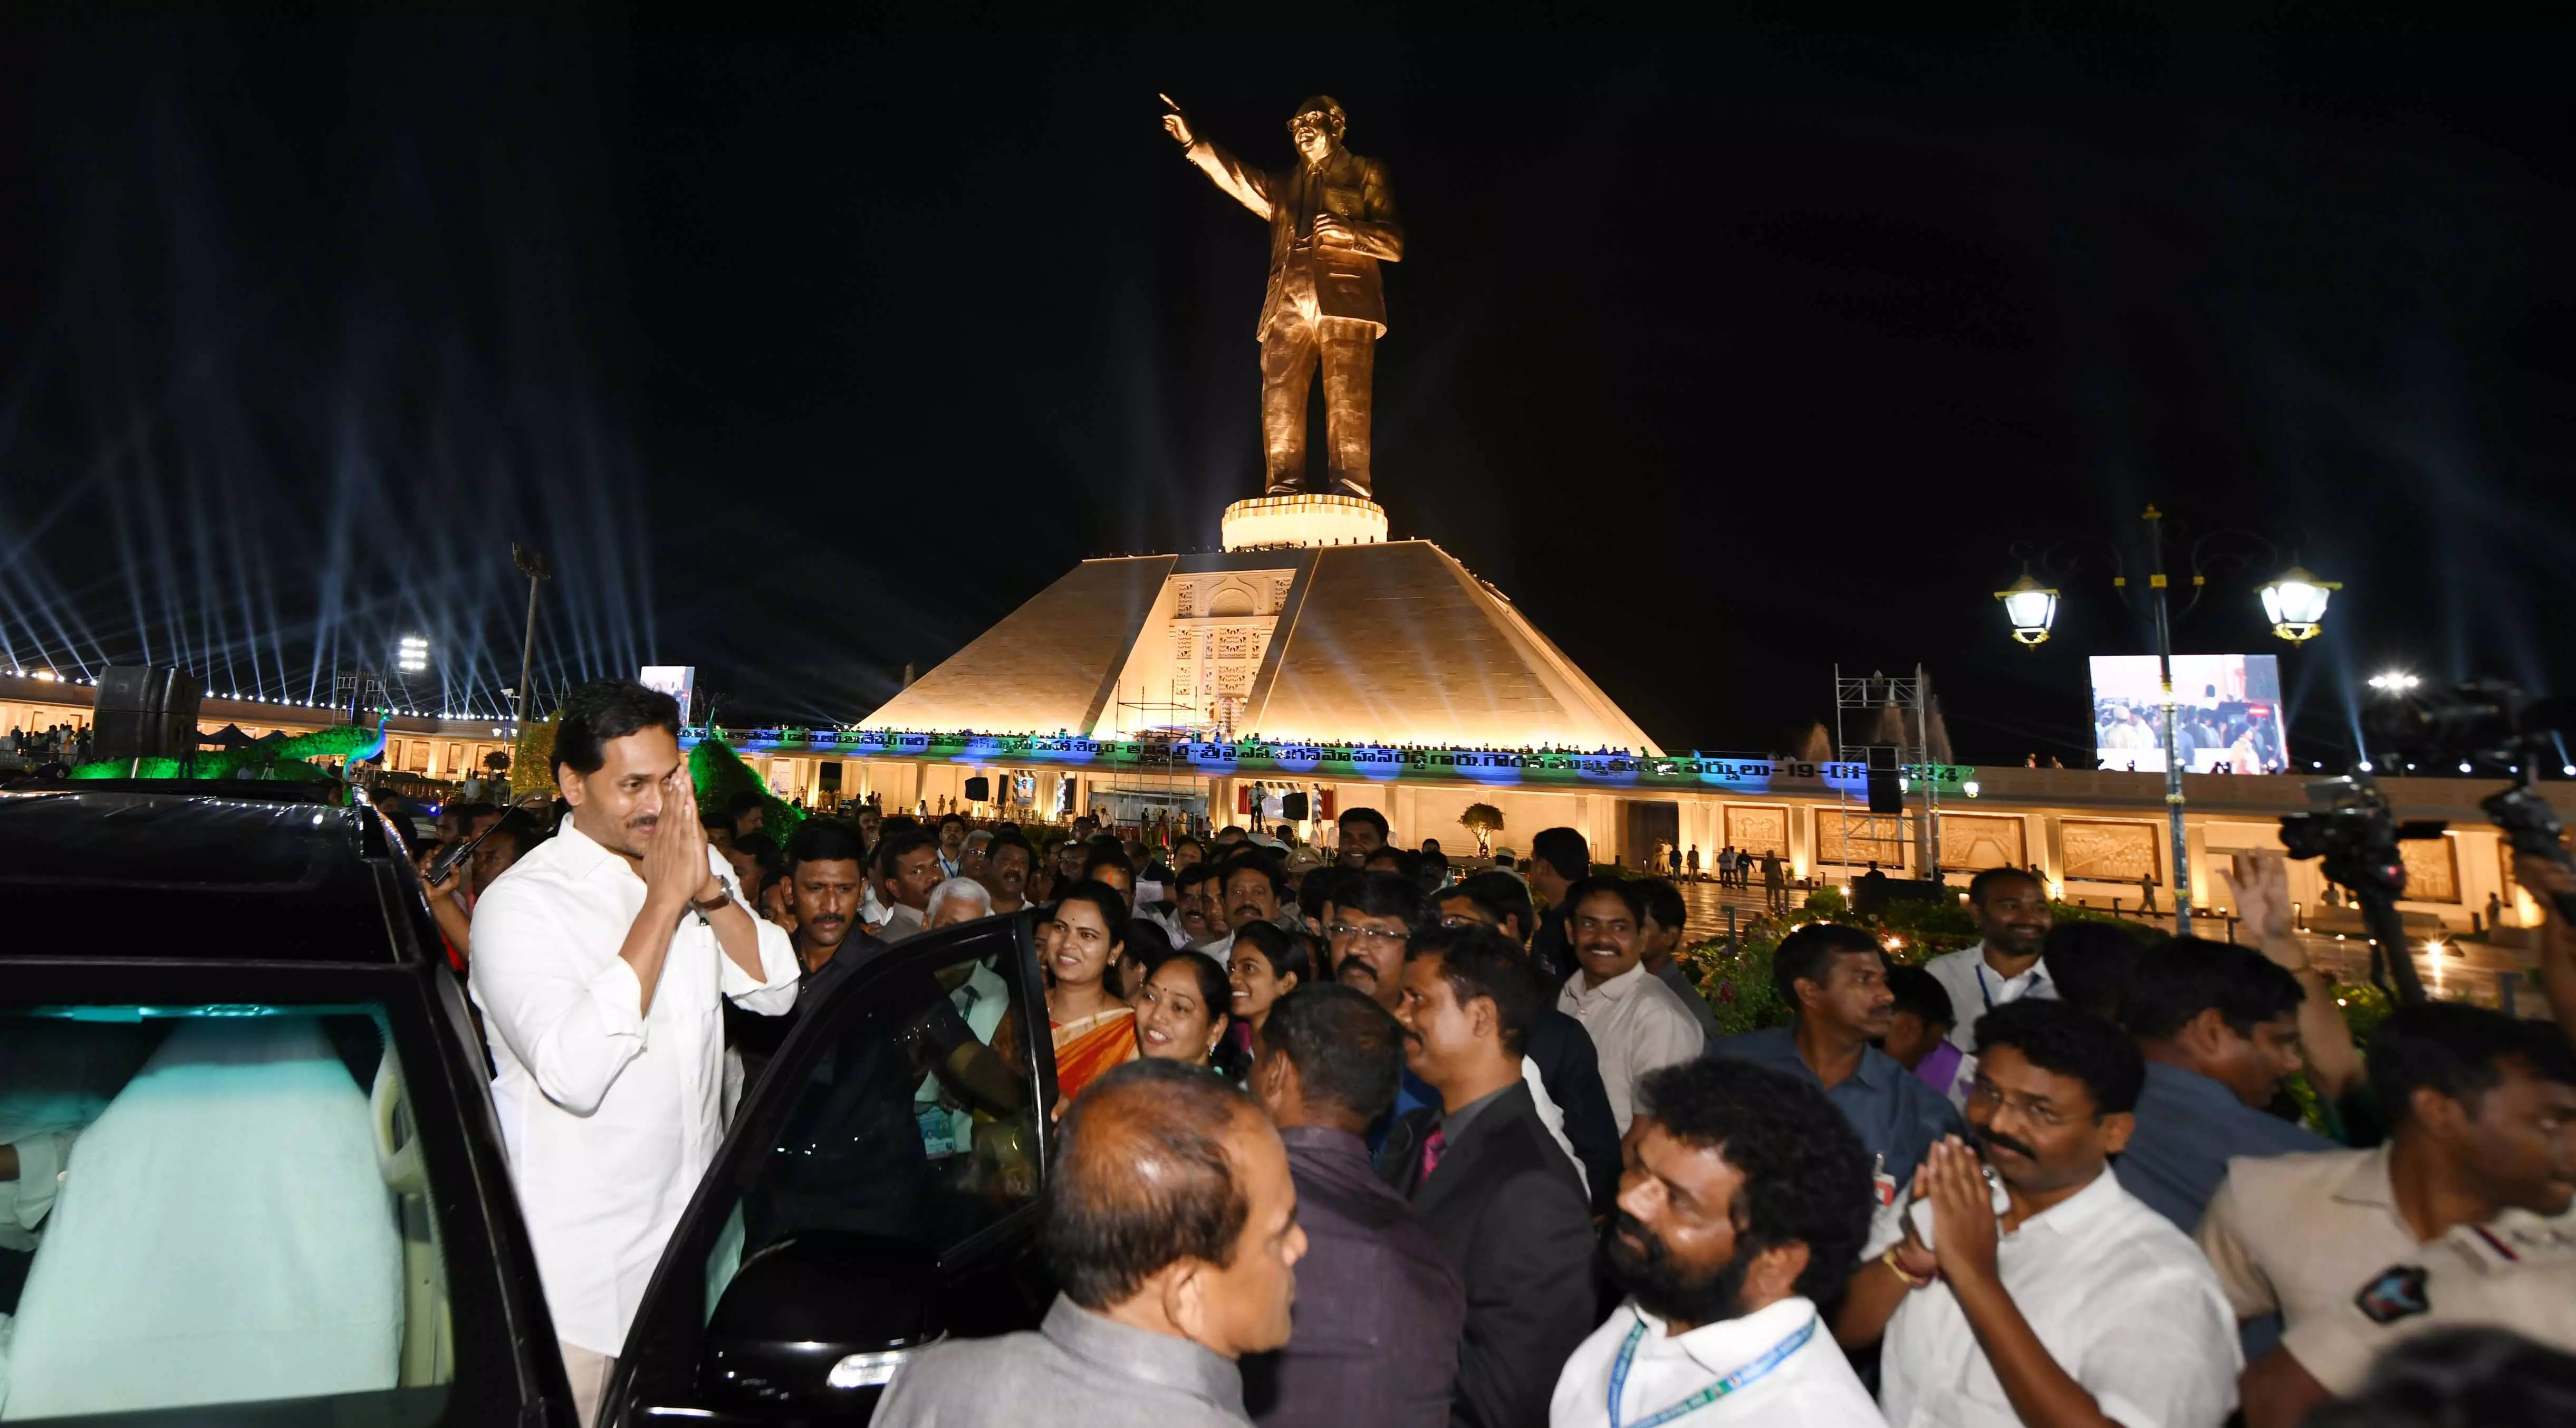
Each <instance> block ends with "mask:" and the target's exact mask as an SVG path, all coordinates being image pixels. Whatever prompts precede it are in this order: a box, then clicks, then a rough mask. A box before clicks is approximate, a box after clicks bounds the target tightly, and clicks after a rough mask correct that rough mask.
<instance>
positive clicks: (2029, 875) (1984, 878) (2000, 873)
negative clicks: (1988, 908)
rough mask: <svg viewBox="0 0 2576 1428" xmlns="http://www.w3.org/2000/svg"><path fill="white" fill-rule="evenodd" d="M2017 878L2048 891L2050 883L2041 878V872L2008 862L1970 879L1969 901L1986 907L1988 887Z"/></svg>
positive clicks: (2042, 890)
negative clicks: (2014, 865)
mask: <svg viewBox="0 0 2576 1428" xmlns="http://www.w3.org/2000/svg"><path fill="white" fill-rule="evenodd" d="M2016 879H2018V880H2019V881H2022V882H2026V883H2029V884H2031V885H2032V886H2034V887H2036V888H2038V889H2039V890H2040V891H2041V892H2043V893H2045V892H2047V891H2048V884H2046V883H2043V882H2041V881H2040V880H2039V874H2037V873H2034V872H2032V871H2031V870H2030V869H2028V868H2016V867H2013V866H2012V865H2010V864H2006V865H2004V866H2003V867H2000V868H1988V869H1986V870H1985V871H1984V872H1982V873H1979V874H1977V875H1976V876H1975V877H1973V878H1970V879H1968V901H1970V902H1972V903H1974V904H1976V905H1977V906H1979V907H1984V906H1985V905H1986V889H1988V888H1990V887H1993V886H1994V885H1995V884H1997V883H2004V882H2012V881H2014V880H2016Z"/></svg>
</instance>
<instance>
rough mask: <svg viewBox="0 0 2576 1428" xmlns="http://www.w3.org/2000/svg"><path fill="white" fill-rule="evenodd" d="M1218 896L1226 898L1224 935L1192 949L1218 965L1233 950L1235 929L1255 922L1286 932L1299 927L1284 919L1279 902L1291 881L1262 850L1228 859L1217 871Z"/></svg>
mask: <svg viewBox="0 0 2576 1428" xmlns="http://www.w3.org/2000/svg"><path fill="white" fill-rule="evenodd" d="M1217 876H1218V879H1219V881H1218V884H1217V887H1218V891H1219V895H1220V896H1222V897H1223V898H1224V900H1225V925H1226V931H1225V934H1224V935H1223V936H1221V937H1216V938H1212V939H1210V940H1209V941H1208V942H1206V943H1205V944H1204V945H1201V946H1199V947H1195V948H1192V949H1191V950H1192V951H1196V952H1205V953H1206V954H1208V955H1209V956H1211V957H1214V958H1215V959H1216V960H1217V964H1218V965H1219V966H1223V965H1225V963H1226V959H1227V958H1228V957H1229V956H1230V955H1231V954H1232V952H1233V950H1234V932H1235V929H1237V928H1240V927H1247V926H1250V925H1251V924H1253V923H1256V922H1267V923H1269V924H1271V925H1272V926H1274V927H1277V928H1278V929H1280V930H1281V931H1283V932H1294V931H1296V930H1297V925H1296V922H1295V919H1294V918H1293V917H1292V918H1290V919H1287V920H1283V919H1282V918H1281V917H1280V915H1279V907H1280V902H1281V899H1282V898H1283V897H1285V896H1286V894H1287V891H1288V880H1287V879H1285V878H1283V877H1281V876H1280V875H1279V869H1278V867H1277V865H1275V864H1273V863H1272V862H1271V861H1270V859H1269V857H1268V856H1267V855H1265V854H1261V853H1244V854H1241V855H1239V856H1237V857H1235V858H1233V859H1231V860H1229V861H1228V862H1226V863H1225V864H1224V865H1223V866H1222V867H1220V868H1219V869H1218V871H1217Z"/></svg>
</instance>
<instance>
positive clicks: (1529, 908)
mask: <svg viewBox="0 0 2576 1428" xmlns="http://www.w3.org/2000/svg"><path fill="white" fill-rule="evenodd" d="M1461 895H1464V896H1465V897H1466V899H1467V900H1468V901H1469V902H1472V903H1474V904H1475V905H1476V910H1477V911H1479V912H1481V913H1483V914H1485V915H1486V916H1487V917H1490V918H1492V919H1493V920H1494V925H1495V926H1497V927H1500V926H1502V925H1503V924H1504V923H1505V922H1511V923H1512V925H1513V926H1515V927H1517V928H1519V929H1520V933H1521V936H1523V937H1527V936H1529V935H1530V934H1531V933H1533V932H1535V931H1537V930H1538V906H1537V904H1535V903H1533V902H1532V901H1531V900H1530V890H1529V884H1527V883H1525V882H1522V881H1521V880H1520V879H1518V878H1516V877H1513V876H1512V875H1511V874H1509V873H1505V872H1498V871H1495V870H1493V869H1490V868H1489V869H1487V870H1485V871H1484V872H1481V873H1477V874H1475V875H1474V876H1472V877H1464V878H1460V879H1459V880H1458V885H1457V886H1455V887H1449V888H1443V889H1441V890H1440V892H1439V893H1438V894H1436V896H1438V897H1458V896H1461ZM1515 918H1517V919H1518V921H1513V919H1515ZM1433 920H1434V921H1437V920H1438V919H1436V918H1435V919H1433Z"/></svg>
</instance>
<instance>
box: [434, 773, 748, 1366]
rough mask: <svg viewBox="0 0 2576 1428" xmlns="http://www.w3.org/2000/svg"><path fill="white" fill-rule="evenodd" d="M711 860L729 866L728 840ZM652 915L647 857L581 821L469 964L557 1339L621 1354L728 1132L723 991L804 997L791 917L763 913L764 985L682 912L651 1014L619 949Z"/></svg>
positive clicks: (506, 901)
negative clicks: (613, 848)
mask: <svg viewBox="0 0 2576 1428" xmlns="http://www.w3.org/2000/svg"><path fill="white" fill-rule="evenodd" d="M707 866H708V868H709V870H710V871H714V872H719V873H720V872H722V871H724V869H723V867H722V865H721V864H720V863H718V862H717V861H716V855H715V854H714V852H713V851H710V852H709V853H708V855H707ZM735 901H736V904H737V905H741V899H740V898H739V897H738V896H737V898H736V899H735ZM643 910H644V880H643V879H642V878H640V877H638V876H636V873H635V870H634V866H633V865H632V864H631V863H629V862H628V861H627V860H626V859H625V858H623V857H621V856H619V855H617V854H615V853H611V852H609V851H608V850H607V849H605V848H602V847H601V846H599V845H598V844H597V843H595V842H592V841H591V840H590V839H589V838H588V837H587V836H585V835H584V834H583V833H582V832H581V831H580V830H579V829H577V828H575V827H574V826H573V824H572V821H571V820H570V819H566V820H565V821H564V824H563V828H562V830H561V831H560V832H558V833H557V834H556V835H555V836H554V837H553V838H550V839H548V840H547V841H545V842H544V843H541V844H539V845H537V847H536V848H535V849H534V850H533V851H531V852H530V853H529V854H528V855H527V856H526V857H524V858H521V859H520V860H519V861H518V862H517V863H515V864H513V865H512V866H511V868H510V870H509V871H508V872H506V873H503V874H502V875H501V876H500V878H499V879H497V880H496V881H494V883H493V884H492V887H491V889H490V890H489V891H488V892H486V893H484V895H483V898H482V901H481V902H480V903H479V904H478V905H477V906H476V908H475V910H474V953H473V958H472V964H471V970H470V971H469V973H468V980H469V984H470V986H471V988H472V991H473V995H474V1002H475V1005H477V1006H479V1007H481V1008H482V1009H483V1024H484V1030H485V1032H486V1034H487V1037H488V1039H489V1041H490V1043H491V1049H492V1063H493V1065H494V1066H495V1067H496V1068H497V1072H496V1074H495V1075H494V1076H493V1078H492V1101H493V1104H494V1106H495V1107H496V1108H498V1110H499V1111H500V1117H501V1138H502V1141H503V1143H504V1144H505V1146H506V1147H507V1149H508V1152H509V1157H510V1178H511V1181H512V1183H513V1184H514V1185H515V1186H516V1187H517V1189H518V1194H519V1209H520V1212H521V1214H522V1215H523V1216H524V1217H525V1219H526V1221H527V1225H528V1235H529V1238H530V1240H531V1241H532V1242H533V1243H534V1245H535V1248H536V1254H537V1269H538V1272H539V1274H540V1275H542V1276H543V1278H544V1280H545V1286H546V1308H547V1309H548V1310H549V1311H550V1312H551V1313H552V1315H553V1317H554V1323H555V1334H556V1336H557V1337H558V1338H561V1339H562V1340H563V1341H564V1342H566V1343H569V1344H572V1345H574V1346H575V1347H578V1348H584V1349H589V1350H591V1351H592V1352H594V1353H600V1354H610V1355H614V1354H615V1353H617V1352H618V1350H619V1348H620V1347H621V1346H622V1345H623V1344H624V1342H625V1339H626V1330H627V1327H628V1325H630V1324H631V1323H633V1322H634V1318H635V1311H636V1308H637V1306H638V1305H639V1304H640V1303H641V1301H642V1300H643V1297H644V1286H645V1284H646V1283H647V1282H648V1281H649V1280H650V1279H651V1278H652V1276H653V1268H654V1266H655V1264H657V1263H658V1262H659V1261H660V1260H661V1257H662V1250H663V1248H664V1246H665V1245H667V1244H668V1243H669V1242H670V1238H671V1233H672V1231H673V1230H675V1229H676V1228H678V1226H679V1223H680V1212H681V1211H682V1210H684V1209H686V1208H687V1206H688V1203H689V1197H690V1196H691V1195H692V1194H693V1193H695V1192H696V1190H697V1188H698V1180H699V1178H700V1177H701V1176H703V1175H704V1174H705V1173H706V1169H707V1166H708V1164H709V1163H710V1162H711V1161H713V1160H714V1158H715V1152H716V1146H717V1144H718V1143H719V1142H720V1141H721V1140H722V1139H723V1135H724V1119H723V1105H722V1097H723V1089H724V1072H723V1056H724V1014H723V1007H722V1000H723V998H726V997H730V998H732V999H733V1000H734V1001H736V1002H738V1003H740V1004H741V1005H742V1006H744V1007H745V1008H747V1009H749V1010H751V1011H755V1012H760V1013H762V1014H764V1015H769V1016H776V1015H779V1014H781V1013H783V1012H785V1011H787V1010H788V1009H789V1008H790V1007H792V1006H794V1005H795V1004H796V985H797V971H798V968H797V964H796V952H795V947H794V944H793V943H791V942H790V941H789V940H788V936H787V933H786V932H785V931H784V930H782V929H780V928H779V927H777V926H776V925H775V924H772V923H768V922H763V921H761V920H760V919H758V918H757V917H754V918H753V919H752V925H753V926H754V927H755V928H757V929H758V930H759V936H760V965H761V970H762V972H763V974H764V977H763V980H762V981H760V982H754V981H753V980H752V979H751V978H750V977H748V976H745V975H744V974H743V971H742V969H741V968H739V967H737V966H735V965H733V963H732V961H731V960H730V959H728V958H727V957H726V956H725V955H724V949H723V948H721V947H720V946H718V945H717V943H716V937H715V932H714V930H713V929H712V928H710V927H708V926H707V925H705V924H704V923H702V922H701V921H700V920H699V919H698V917H697V916H696V915H695V914H694V913H684V914H682V915H681V917H680V921H679V925H678V927H677V928H676V929H675V930H674V931H673V932H672V934H671V951H670V955H669V956H668V958H667V959H665V960H664V962H663V964H662V977H661V983H660V986H659V987H658V988H657V990H656V991H655V994H654V997H653V1005H652V1010H651V1011H649V1012H639V1010H638V1008H639V1005H640V1004H641V1002H642V1000H643V991H642V985H641V984H640V983H639V982H638V981H637V980H636V977H635V971H634V969H633V968H632V967H630V966H629V965H628V964H627V963H626V961H625V960H624V959H623V958H621V957H619V956H618V955H617V949H618V948H619V947H620V946H622V945H624V943H625V941H626V933H627V930H628V929H629V928H631V927H633V926H634V923H635V918H636V916H637V915H638V914H639V913H641V912H642V911H643ZM745 911H746V913H747V912H748V911H749V909H748V908H747V907H746V908H745Z"/></svg>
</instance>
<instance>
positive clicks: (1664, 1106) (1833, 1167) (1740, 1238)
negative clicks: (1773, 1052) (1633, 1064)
mask: <svg viewBox="0 0 2576 1428" xmlns="http://www.w3.org/2000/svg"><path fill="white" fill-rule="evenodd" d="M1637 1092H1638V1099H1637V1114H1636V1119H1635V1120H1633V1121H1631V1122H1630V1123H1629V1127H1628V1136H1627V1140H1626V1143H1625V1145H1624V1147H1623V1149H1624V1151H1625V1153H1626V1161H1627V1163H1626V1168H1625V1172H1624V1173H1623V1174H1622V1176H1621V1177H1620V1182H1619V1203H1618V1208H1617V1209H1616V1210H1615V1211H1613V1212H1612V1214H1611V1217H1610V1226H1609V1234H1608V1236H1607V1237H1606V1238H1605V1239H1604V1241H1603V1244H1602V1258H1603V1261H1604V1262H1605V1263H1606V1265H1607V1267H1608V1269H1609V1272H1610V1278H1611V1280H1612V1282H1613V1283H1615V1284H1616V1285H1617V1286H1618V1287H1619V1288H1620V1289H1621V1290H1624V1291H1625V1292H1626V1294H1627V1298H1626V1300H1625V1302H1623V1303H1622V1304H1621V1305H1620V1306H1619V1309H1618V1311H1617V1312H1615V1313H1613V1314H1612V1315H1611V1316H1610V1319H1609V1322H1608V1323H1605V1324H1603V1325H1602V1326H1601V1327H1600V1328H1598V1329H1596V1330H1594V1331H1593V1333H1592V1337H1591V1338H1589V1339H1586V1340H1584V1341H1583V1346H1582V1347H1581V1348H1579V1349H1576V1350H1575V1351H1574V1357H1572V1358H1571V1359H1568V1360H1567V1361H1566V1365H1565V1372H1564V1373H1563V1374H1562V1375H1561V1376H1560V1377H1559V1378H1558V1379H1557V1381H1556V1394H1555V1398H1554V1402H1553V1404H1552V1405H1551V1409H1550V1412H1549V1415H1548V1421H1549V1423H1550V1424H1551V1425H1553V1428H1590V1425H1593V1424H1606V1425H1612V1428H1617V1425H1621V1424H1628V1425H1634V1424H1636V1423H1639V1422H1642V1421H1649V1420H1652V1419H1654V1418H1655V1416H1656V1415H1658V1414H1664V1413H1672V1412H1673V1410H1675V1409H1677V1408H1678V1409H1680V1410H1681V1412H1680V1413H1679V1414H1675V1415H1674V1416H1676V1417H1681V1416H1687V1417H1688V1418H1689V1420H1690V1422H1691V1424H1692V1425H1693V1428H1709V1426H1710V1425H1714V1424H1720V1423H1727V1422H1737V1423H1747V1424H1752V1423H1761V1424H1766V1425H1769V1424H1779V1425H1784V1428H1883V1425H1884V1423H1885V1420H1884V1419H1882V1418H1880V1417H1879V1414H1878V1405H1877V1404H1875V1403H1873V1402H1871V1401H1870V1397H1869V1391H1868V1390H1867V1389H1865V1388H1863V1387H1862V1386H1861V1382H1860V1378H1859V1376H1858V1375H1856V1374H1854V1373H1853V1372H1852V1368H1851V1363H1850V1361H1849V1360H1847V1359H1845V1358H1844V1357H1843V1354H1842V1351H1841V1350H1840V1349H1838V1348H1836V1347H1835V1346H1834V1341H1833V1336H1832V1335H1831V1334H1830V1333H1827V1332H1825V1331H1824V1327H1823V1325H1822V1324H1821V1323H1820V1322H1819V1316H1818V1311H1817V1308H1816V1301H1817V1300H1818V1299H1829V1298H1831V1297H1832V1296H1833V1295H1834V1294H1835V1293H1837V1292H1838V1291H1839V1290H1840V1289H1841V1287H1842V1282H1843V1280H1844V1279H1845V1278H1846V1277H1847V1276H1848V1274H1849V1269H1848V1266H1849V1265H1850V1264H1851V1262H1852V1260H1853V1259H1854V1258H1855V1257H1856V1256H1857V1255H1858V1254H1859V1253H1860V1247H1861V1245H1862V1243H1863V1242H1864V1241H1865V1240H1866V1239H1867V1238H1868V1236H1869V1219H1870V1214H1869V1203H1870V1202H1869V1195H1870V1187H1869V1158H1868V1156H1867V1155H1866V1154H1864V1153H1863V1152H1862V1150H1861V1147H1860V1143H1859V1142H1858V1141H1857V1140H1855V1139H1853V1138H1852V1137H1851V1136H1850V1135H1849V1134H1847V1133H1843V1132H1840V1131H1837V1130H1835V1129H1833V1126H1834V1117H1833V1114H1832V1112H1831V1111H1830V1110H1829V1109H1828V1108H1827V1106H1826V1104H1825V1102H1824V1099H1823V1097H1821V1096H1819V1095H1818V1094H1817V1093H1816V1090H1815V1088H1814V1087H1813V1086H1810V1085H1805V1084H1801V1083H1800V1082H1798V1081H1795V1080H1793V1079H1791V1078H1789V1077H1787V1076H1784V1075H1781V1074H1780V1073H1778V1072H1776V1071H1767V1070H1764V1069H1762V1068H1761V1067H1758V1066H1750V1065H1746V1064H1744V1063H1742V1062H1730V1061H1716V1060H1702V1061H1690V1062H1685V1063H1683V1064H1682V1065H1679V1066H1668V1067H1665V1068H1664V1069H1662V1070H1660V1071H1655V1072H1651V1073H1649V1074H1648V1075H1647V1076H1646V1078H1645V1080H1643V1081H1641V1082H1640V1083H1638V1087H1637ZM1665 1421H1670V1420H1669V1419H1667V1420H1665Z"/></svg>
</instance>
